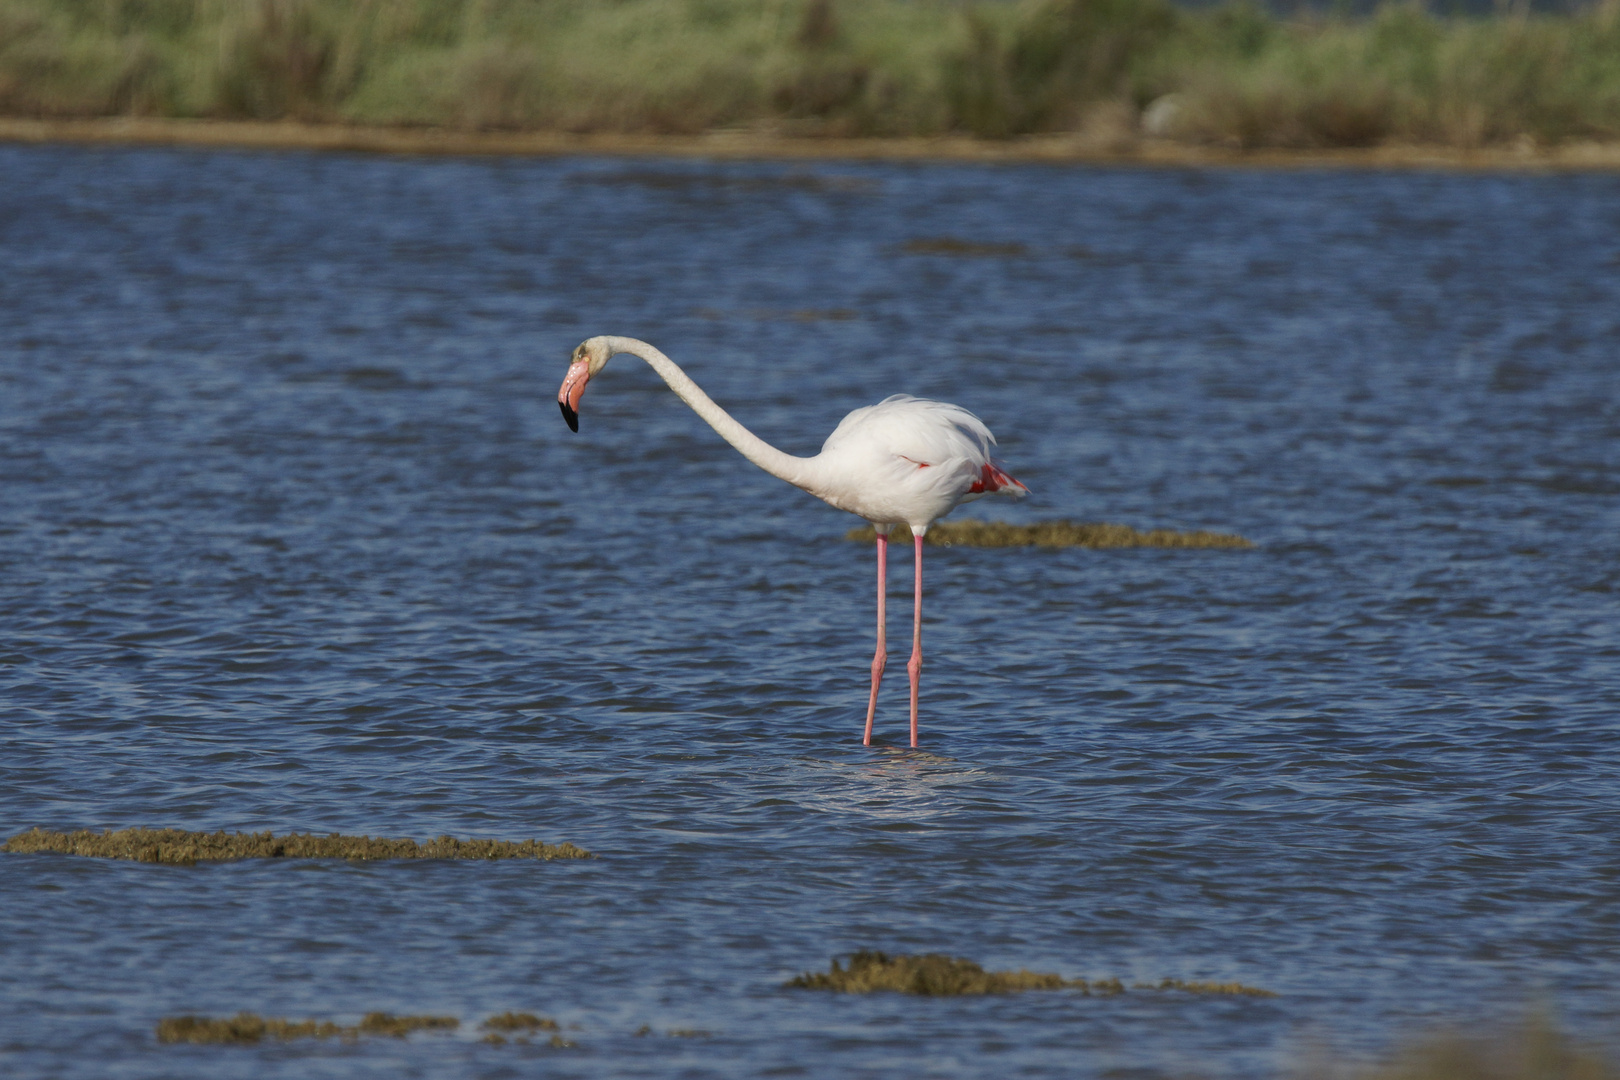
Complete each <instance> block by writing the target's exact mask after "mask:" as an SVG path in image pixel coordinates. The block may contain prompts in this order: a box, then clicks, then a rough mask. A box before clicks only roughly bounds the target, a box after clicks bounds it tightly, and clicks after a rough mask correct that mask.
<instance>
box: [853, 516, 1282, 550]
mask: <svg viewBox="0 0 1620 1080" xmlns="http://www.w3.org/2000/svg"><path fill="white" fill-rule="evenodd" d="M844 538H845V539H846V540H860V541H863V542H865V543H871V542H872V541H873V540H875V539H877V534H876V533H875V532H874V531H873V529H872V526H870V525H863V526H861V527H860V528H857V529H851V530H849V532H847V533H845V534H844ZM889 542H890V543H894V544H910V543H911V530H910V529H908V528H907V527H906V526H904V525H900V526H897V527H896V528H895V529H894V530H893V531H891V532H890V533H889ZM923 542H924V543H925V544H938V545H940V546H942V547H1084V548H1137V547H1156V548H1252V547H1254V544H1252V543H1250V542H1249V541H1248V540H1245V539H1244V538H1243V537H1241V536H1235V535H1233V534H1232V533H1218V532H1204V531H1202V530H1199V531H1195V532H1177V531H1176V530H1174V529H1153V530H1151V531H1149V532H1142V531H1140V530H1138V529H1133V528H1131V527H1130V526H1129V525H1109V524H1107V523H1105V522H1092V523H1088V522H1076V521H1042V522H1038V523H1037V524H1034V525H1009V524H1007V523H1006V522H1004V521H940V522H936V523H934V524H933V525H930V526H929V527H928V533H927V535H926V536H924V537H923Z"/></svg>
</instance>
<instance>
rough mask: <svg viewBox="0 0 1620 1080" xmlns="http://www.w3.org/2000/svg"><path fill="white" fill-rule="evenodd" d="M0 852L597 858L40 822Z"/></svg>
mask: <svg viewBox="0 0 1620 1080" xmlns="http://www.w3.org/2000/svg"><path fill="white" fill-rule="evenodd" d="M0 851H6V852H12V853H32V852H57V853H60V854H64V855H85V856H90V857H92V858H100V859H130V860H133V861H135V862H150V863H164V864H167V865H170V866H191V865H194V864H196V863H199V862H219V861H228V860H235V859H366V860H370V859H541V860H551V859H591V858H595V856H593V855H592V854H591V853H590V852H588V851H586V850H585V849H584V848H580V847H575V846H574V845H573V844H545V843H541V842H540V841H538V840H523V841H520V842H513V841H510V840H457V839H456V838H455V837H453V836H441V837H438V838H437V839H434V840H429V841H427V842H425V843H418V842H417V841H415V840H410V839H398V840H396V839H388V838H384V837H375V838H373V837H370V836H343V835H340V834H338V833H330V834H328V835H326V836H316V835H314V834H312V833H290V834H288V835H286V836H276V835H274V834H272V833H268V832H263V833H242V832H238V833H227V832H224V831H220V832H213V833H205V832H190V831H187V830H185V829H118V830H116V831H114V830H108V831H106V832H99V833H98V832H94V831H91V830H88V829H82V830H79V831H78V832H67V833H63V832H51V831H50V830H47V829H40V828H33V829H29V830H28V831H27V832H22V833H18V834H17V835H16V836H13V837H12V838H11V839H10V840H7V841H6V842H5V844H4V845H0Z"/></svg>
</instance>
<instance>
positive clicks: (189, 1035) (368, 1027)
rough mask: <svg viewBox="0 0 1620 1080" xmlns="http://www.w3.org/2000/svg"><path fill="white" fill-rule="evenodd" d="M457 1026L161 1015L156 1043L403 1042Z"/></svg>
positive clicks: (368, 1019) (370, 1016)
mask: <svg viewBox="0 0 1620 1080" xmlns="http://www.w3.org/2000/svg"><path fill="white" fill-rule="evenodd" d="M460 1026H461V1021H460V1020H457V1019H456V1018H455V1017H453V1016H395V1015H394V1014H393V1013H385V1012H374V1013H366V1015H365V1018H364V1019H362V1020H361V1021H360V1022H359V1023H358V1024H355V1025H352V1026H348V1027H345V1026H343V1025H340V1024H334V1023H332V1022H331V1021H330V1020H302V1021H299V1020H282V1019H280V1018H277V1017H263V1016H259V1015H258V1014H257V1013H250V1012H239V1013H237V1014H236V1015H235V1016H231V1017H226V1018H225V1019H222V1020H213V1019H210V1018H209V1017H206V1016H165V1017H164V1018H163V1019H161V1020H159V1021H158V1025H157V1037H158V1042H163V1043H226V1044H235V1045H252V1044H253V1043H257V1042H262V1041H263V1040H265V1039H279V1040H282V1041H288V1040H291V1039H333V1038H339V1039H355V1038H359V1037H360V1036H361V1035H392V1036H394V1037H395V1038H398V1039H403V1038H404V1037H405V1036H407V1035H409V1034H410V1033H411V1032H413V1031H445V1030H453V1029H455V1028H457V1027H460Z"/></svg>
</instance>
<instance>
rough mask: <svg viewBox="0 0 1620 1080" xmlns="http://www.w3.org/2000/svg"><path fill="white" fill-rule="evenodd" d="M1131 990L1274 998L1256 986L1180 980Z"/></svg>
mask: <svg viewBox="0 0 1620 1080" xmlns="http://www.w3.org/2000/svg"><path fill="white" fill-rule="evenodd" d="M1131 989H1133V990H1180V991H1182V992H1183V993H1187V994H1226V995H1229V996H1232V997H1276V996H1277V995H1276V994H1274V993H1272V992H1271V991H1270V990H1262V989H1260V988H1259V987H1258V986H1244V985H1243V984H1242V983H1240V982H1197V981H1193V982H1187V981H1185V980H1182V979H1162V980H1160V981H1159V982H1157V983H1137V984H1136V985H1135V986H1133V987H1132V988H1131Z"/></svg>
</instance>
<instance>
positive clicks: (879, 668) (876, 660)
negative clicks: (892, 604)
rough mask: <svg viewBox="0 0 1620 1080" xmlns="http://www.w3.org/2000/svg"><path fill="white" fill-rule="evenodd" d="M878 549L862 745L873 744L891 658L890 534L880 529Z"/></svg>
mask: <svg viewBox="0 0 1620 1080" xmlns="http://www.w3.org/2000/svg"><path fill="white" fill-rule="evenodd" d="M877 551H878V632H877V655H876V656H874V657H872V700H870V701H868V702H867V703H866V737H865V738H863V739H862V740H861V745H862V746H871V745H872V717H873V716H874V715H875V714H876V713H877V694H878V683H880V682H882V681H883V665H884V663H885V661H887V660H888V658H889V647H888V643H887V642H885V641H884V639H883V606H884V605H883V601H884V600H885V599H886V598H887V597H888V592H889V534H888V533H887V532H885V531H883V530H881V529H880V530H879V531H878V534H877Z"/></svg>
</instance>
